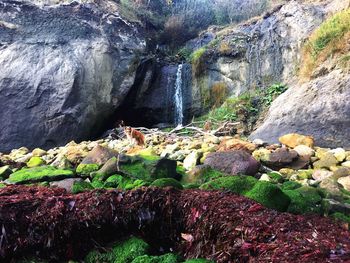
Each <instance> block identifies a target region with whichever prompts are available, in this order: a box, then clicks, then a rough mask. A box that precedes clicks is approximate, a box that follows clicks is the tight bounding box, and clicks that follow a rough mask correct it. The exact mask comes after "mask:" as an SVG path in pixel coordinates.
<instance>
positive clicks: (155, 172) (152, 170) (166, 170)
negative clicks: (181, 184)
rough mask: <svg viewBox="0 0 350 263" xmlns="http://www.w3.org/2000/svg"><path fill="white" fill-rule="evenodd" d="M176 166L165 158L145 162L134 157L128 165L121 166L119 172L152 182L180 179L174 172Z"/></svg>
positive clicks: (145, 160) (174, 162)
mask: <svg viewBox="0 0 350 263" xmlns="http://www.w3.org/2000/svg"><path fill="white" fill-rule="evenodd" d="M176 166H177V164H176V161H174V160H169V159H165V158H161V159H157V160H150V159H148V160H147V159H144V158H141V157H135V158H133V159H132V160H131V162H130V163H123V164H121V165H120V170H121V172H123V173H126V174H128V175H130V176H131V177H133V178H137V179H141V180H143V181H148V182H153V181H154V180H156V179H160V178H174V179H180V175H179V174H178V173H177V171H176Z"/></svg>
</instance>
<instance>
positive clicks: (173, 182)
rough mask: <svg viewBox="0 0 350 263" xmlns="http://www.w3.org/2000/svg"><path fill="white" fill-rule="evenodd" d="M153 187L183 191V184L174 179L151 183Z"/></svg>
mask: <svg viewBox="0 0 350 263" xmlns="http://www.w3.org/2000/svg"><path fill="white" fill-rule="evenodd" d="M151 186H156V187H167V186H172V187H174V188H177V189H183V186H182V184H181V183H180V182H179V181H177V180H175V179H173V178H161V179H157V180H155V181H154V182H153V183H151Z"/></svg>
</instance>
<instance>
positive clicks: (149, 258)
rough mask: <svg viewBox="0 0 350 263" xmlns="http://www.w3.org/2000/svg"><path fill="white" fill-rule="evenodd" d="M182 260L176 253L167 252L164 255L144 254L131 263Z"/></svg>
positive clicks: (158, 262)
mask: <svg viewBox="0 0 350 263" xmlns="http://www.w3.org/2000/svg"><path fill="white" fill-rule="evenodd" d="M178 262H181V261H180V260H179V257H178V256H177V255H175V254H171V253H168V254H165V255H162V256H149V255H143V256H140V257H137V258H135V259H134V260H133V261H132V262H131V263H178Z"/></svg>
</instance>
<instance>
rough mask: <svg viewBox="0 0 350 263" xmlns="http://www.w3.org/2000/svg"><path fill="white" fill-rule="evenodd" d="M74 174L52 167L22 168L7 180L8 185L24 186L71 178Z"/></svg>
mask: <svg viewBox="0 0 350 263" xmlns="http://www.w3.org/2000/svg"><path fill="white" fill-rule="evenodd" d="M73 176H74V173H73V172H72V171H70V170H61V169H57V168H55V167H52V166H39V167H34V168H23V169H21V170H19V171H17V172H15V173H13V174H11V175H10V177H9V178H8V180H9V182H10V183H15V184H24V183H35V182H41V181H57V180H61V179H66V178H71V177H73Z"/></svg>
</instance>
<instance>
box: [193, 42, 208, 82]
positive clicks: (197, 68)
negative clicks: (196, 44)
mask: <svg viewBox="0 0 350 263" xmlns="http://www.w3.org/2000/svg"><path fill="white" fill-rule="evenodd" d="M206 52H207V47H201V48H199V49H197V50H195V51H193V53H192V54H191V56H190V59H191V63H192V72H193V74H194V76H196V77H198V76H200V75H202V74H203V73H204V72H205V70H206V65H205V62H206V61H205V60H206V56H205V54H206Z"/></svg>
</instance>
